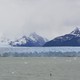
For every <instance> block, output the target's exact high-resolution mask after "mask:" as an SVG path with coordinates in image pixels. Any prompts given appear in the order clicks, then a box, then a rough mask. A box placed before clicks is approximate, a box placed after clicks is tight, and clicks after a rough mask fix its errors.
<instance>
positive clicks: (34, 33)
mask: <svg viewBox="0 0 80 80" xmlns="http://www.w3.org/2000/svg"><path fill="white" fill-rule="evenodd" d="M30 36H38V35H37V33H36V32H33V33H31V34H30Z"/></svg>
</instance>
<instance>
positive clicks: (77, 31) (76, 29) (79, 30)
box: [71, 27, 80, 35]
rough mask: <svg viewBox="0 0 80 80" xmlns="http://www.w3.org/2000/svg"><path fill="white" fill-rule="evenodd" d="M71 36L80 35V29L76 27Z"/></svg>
mask: <svg viewBox="0 0 80 80" xmlns="http://www.w3.org/2000/svg"><path fill="white" fill-rule="evenodd" d="M71 34H73V35H77V34H78V35H80V28H78V27H76V28H75V29H74V30H73V31H72V32H71Z"/></svg>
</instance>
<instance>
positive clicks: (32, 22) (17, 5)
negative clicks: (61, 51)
mask: <svg viewBox="0 0 80 80" xmlns="http://www.w3.org/2000/svg"><path fill="white" fill-rule="evenodd" d="M77 26H80V0H0V36H2V35H5V36H8V37H19V36H21V35H23V34H26V35H28V34H29V33H32V32H36V33H38V34H40V35H42V36H45V37H47V38H48V39H53V38H54V37H56V36H60V35H63V34H65V33H69V32H71V31H72V30H73V29H74V28H75V27H77Z"/></svg>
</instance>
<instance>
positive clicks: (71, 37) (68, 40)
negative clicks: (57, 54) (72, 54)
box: [44, 28, 80, 46]
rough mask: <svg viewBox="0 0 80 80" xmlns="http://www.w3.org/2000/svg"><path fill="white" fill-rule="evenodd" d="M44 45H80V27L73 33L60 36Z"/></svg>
mask: <svg viewBox="0 0 80 80" xmlns="http://www.w3.org/2000/svg"><path fill="white" fill-rule="evenodd" d="M44 46H80V28H76V29H74V30H73V31H72V32H71V33H69V34H66V35H63V36H59V37H56V38H54V39H53V40H51V41H49V42H47V43H45V44H44Z"/></svg>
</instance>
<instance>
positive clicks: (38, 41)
mask: <svg viewBox="0 0 80 80" xmlns="http://www.w3.org/2000/svg"><path fill="white" fill-rule="evenodd" d="M47 41H48V40H47V39H45V38H43V37H41V36H39V35H37V34H36V33H32V34H30V35H29V36H28V37H27V36H23V37H21V38H20V39H17V40H15V41H11V42H10V45H11V46H22V47H31V46H43V45H44V44H45V43H46V42H47Z"/></svg>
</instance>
